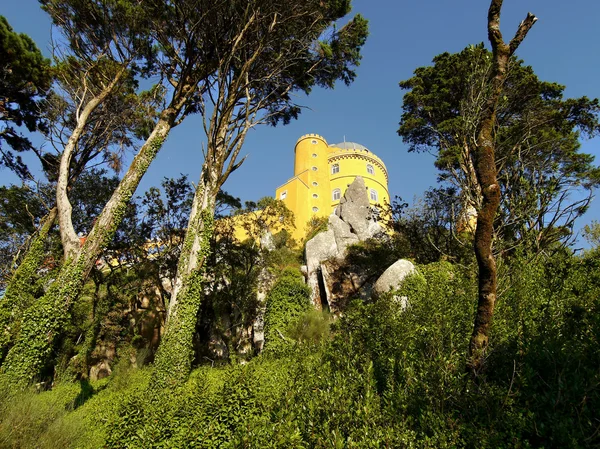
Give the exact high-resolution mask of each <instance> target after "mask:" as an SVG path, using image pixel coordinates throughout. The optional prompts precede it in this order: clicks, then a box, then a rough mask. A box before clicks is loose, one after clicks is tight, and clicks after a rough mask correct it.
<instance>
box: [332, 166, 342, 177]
mask: <svg viewBox="0 0 600 449" xmlns="http://www.w3.org/2000/svg"><path fill="white" fill-rule="evenodd" d="M339 172H340V164H333V165H332V166H331V174H332V175H335V174H336V173H339Z"/></svg>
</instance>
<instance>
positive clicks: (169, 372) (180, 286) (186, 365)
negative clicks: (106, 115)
mask: <svg viewBox="0 0 600 449" xmlns="http://www.w3.org/2000/svg"><path fill="white" fill-rule="evenodd" d="M219 187H220V185H219V174H218V173H217V168H216V167H214V166H211V165H210V164H209V163H208V162H207V161H205V163H204V165H203V167H202V174H201V176H200V182H199V183H198V186H197V188H196V193H195V195H194V201H193V203H192V209H191V211H190V219H189V223H188V228H187V231H186V235H185V239H184V243H183V248H182V250H181V255H180V256H179V263H178V266H177V276H176V280H175V286H174V288H173V293H172V294H171V300H170V302H169V310H168V315H167V325H166V329H165V335H164V337H163V340H162V341H161V343H160V346H159V348H158V352H157V354H156V359H155V363H154V366H155V372H154V378H153V387H158V388H164V387H169V386H172V385H177V384H180V383H182V382H184V381H185V380H186V379H187V376H188V375H189V373H190V370H191V367H192V360H193V346H192V344H193V336H194V331H195V329H196V320H197V314H198V310H199V308H200V304H201V302H202V298H203V296H204V294H203V281H204V272H205V262H206V259H207V258H208V256H209V255H210V242H211V239H212V237H213V223H214V215H215V202H216V197H217V192H218V191H219Z"/></svg>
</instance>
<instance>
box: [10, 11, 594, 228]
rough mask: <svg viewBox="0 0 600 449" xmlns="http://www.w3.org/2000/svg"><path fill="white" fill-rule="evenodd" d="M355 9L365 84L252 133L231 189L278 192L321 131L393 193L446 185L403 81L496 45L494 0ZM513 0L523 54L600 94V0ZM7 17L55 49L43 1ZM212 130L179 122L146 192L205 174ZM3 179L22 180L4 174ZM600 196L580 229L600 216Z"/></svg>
mask: <svg viewBox="0 0 600 449" xmlns="http://www.w3.org/2000/svg"><path fill="white" fill-rule="evenodd" d="M353 5H354V12H355V13H361V14H362V15H363V16H365V17H366V18H367V19H368V20H369V23H370V36H369V39H368V41H367V44H366V45H365V47H364V49H363V60H362V63H361V65H360V67H359V68H358V70H357V73H358V76H357V79H356V81H355V82H354V83H353V84H352V85H351V86H350V87H346V86H344V85H343V84H339V85H338V86H337V87H336V88H335V89H334V90H324V89H315V90H314V91H313V93H312V94H311V95H310V96H308V97H305V96H303V97H301V98H298V101H299V102H300V103H301V104H303V105H305V106H306V107H307V109H305V110H304V111H303V112H302V114H301V115H300V118H299V120H297V121H295V122H293V123H291V124H290V125H288V126H285V127H283V126H281V127H277V128H271V127H266V126H265V127H262V128H259V129H257V130H254V131H252V132H250V134H249V136H248V138H247V139H246V144H245V146H244V149H243V151H242V153H243V154H247V155H248V159H247V160H246V162H245V163H244V165H243V166H242V167H241V168H240V169H239V170H238V171H237V172H235V173H234V174H233V175H232V176H231V178H230V179H229V180H228V181H227V183H226V185H225V186H224V188H225V190H227V191H228V192H230V193H231V194H233V195H235V196H239V197H241V198H242V200H257V199H259V198H261V197H263V196H270V195H274V193H275V188H276V187H277V186H279V185H281V184H283V183H284V182H285V181H286V180H287V179H288V178H289V177H290V176H291V175H292V172H293V149H294V144H295V142H296V140H297V139H298V138H299V137H300V136H301V135H303V134H307V133H317V134H320V135H322V136H323V137H325V139H326V140H327V141H328V142H329V143H337V142H340V141H343V140H344V138H345V139H346V140H347V141H355V142H359V143H361V144H363V145H365V146H366V147H368V148H369V149H370V150H372V151H373V152H374V153H375V154H377V155H378V156H379V157H381V158H382V159H383V161H384V162H385V164H386V165H387V168H388V172H389V175H390V184H389V187H390V194H391V195H392V196H394V195H399V196H401V197H403V198H404V199H406V200H409V202H412V199H413V198H414V197H415V196H419V195H421V194H422V193H423V192H424V191H425V190H426V189H427V188H429V187H430V186H432V185H434V184H435V183H436V170H435V168H434V166H433V161H434V158H433V156H432V155H429V154H412V153H408V152H407V148H406V146H405V145H404V144H403V143H402V140H401V139H400V137H398V135H397V134H396V130H397V128H398V121H399V119H400V115H401V107H402V95H403V92H402V91H401V90H400V88H399V87H398V82H399V81H401V80H404V79H407V78H410V77H411V75H412V72H413V71H414V69H415V68H417V67H420V66H423V65H429V64H430V63H431V60H432V58H433V57H434V56H435V55H437V54H439V53H442V52H445V51H448V52H458V51H460V50H462V49H463V48H464V47H466V46H467V45H469V44H476V43H479V42H482V41H483V42H486V45H487V41H486V39H487V31H486V15H487V8H488V6H489V2H488V1H487V0H453V1H448V0H421V1H399V0H396V1H394V0H354V2H353ZM566 5H567V3H566V2H564V1H561V0H505V2H504V7H503V11H502V21H501V28H502V32H503V34H504V37H505V40H509V39H510V38H511V37H512V36H513V34H514V32H515V30H516V28H517V26H518V24H519V22H520V21H521V20H522V19H523V18H525V16H526V14H527V12H528V11H531V12H532V13H534V14H535V15H536V16H537V17H538V19H539V20H538V22H537V23H536V24H535V25H534V27H533V28H532V30H531V32H530V33H529V35H528V36H527V38H526V39H525V41H524V42H523V43H522V45H521V47H520V48H519V50H518V52H517V55H518V56H519V57H520V58H522V59H524V60H525V62H526V63H527V64H529V65H531V66H532V67H533V68H534V70H535V72H536V74H537V75H538V76H539V77H540V78H541V79H543V80H546V81H554V82H558V83H561V84H564V85H566V86H567V89H566V96H568V97H579V96H583V95H587V96H588V97H594V98H595V97H600V83H599V79H598V73H599V68H600V33H599V32H598V21H599V20H600V2H599V1H597V0H572V1H571V2H569V6H566ZM0 14H2V15H4V16H6V17H7V19H8V21H9V23H10V24H11V25H12V26H13V28H14V29H15V30H17V31H19V32H24V33H27V34H29V35H30V36H31V37H32V38H33V39H34V40H35V41H36V42H37V43H38V45H39V47H40V48H41V49H42V51H44V53H46V54H48V47H49V44H48V43H49V36H50V23H49V20H48V18H47V17H46V16H45V14H44V13H43V12H42V11H41V10H40V9H39V6H38V3H37V1H35V0H1V1H0ZM203 141H204V135H203V132H202V128H201V123H200V119H199V117H190V118H188V119H187V120H186V122H184V124H182V125H181V126H179V127H178V128H176V129H174V130H173V131H172V133H171V135H170V137H169V139H168V140H167V142H166V143H165V145H164V147H163V149H162V150H161V153H160V154H159V156H158V158H157V159H156V160H155V162H154V163H153V164H152V166H151V167H150V170H149V172H148V173H147V174H146V176H145V178H144V179H143V181H142V184H141V186H140V188H139V189H138V194H139V193H140V192H143V191H144V190H145V189H147V188H148V187H150V186H152V185H158V184H159V183H160V180H161V179H162V178H163V177H164V176H167V177H172V176H178V175H179V173H185V174H188V175H189V176H190V180H192V181H195V180H196V179H197V178H198V175H199V172H200V167H201V162H202V153H201V149H202V143H203ZM582 150H583V151H585V152H588V153H591V154H594V155H595V156H596V162H597V163H600V138H596V139H595V140H591V141H586V142H584V143H583V148H582ZM0 177H1V179H2V181H1V182H2V183H3V184H7V183H10V182H14V181H15V178H14V177H13V176H12V175H11V174H10V173H9V172H8V171H7V170H3V171H1V172H0ZM599 202H600V200H598V201H596V203H595V204H593V205H592V208H591V210H590V211H589V212H588V213H587V214H586V216H585V217H584V218H583V219H581V221H580V226H581V225H583V224H585V223H588V222H590V221H591V220H592V219H596V220H600V204H599Z"/></svg>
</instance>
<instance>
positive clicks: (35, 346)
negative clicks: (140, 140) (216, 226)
mask: <svg viewBox="0 0 600 449" xmlns="http://www.w3.org/2000/svg"><path fill="white" fill-rule="evenodd" d="M178 112H179V109H176V108H168V109H166V110H165V111H164V112H163V114H161V118H160V120H159V121H158V123H157V124H156V126H155V127H154V130H153V131H152V133H151V135H150V137H149V138H148V140H147V141H146V142H145V143H144V145H143V146H142V148H141V149H140V151H139V152H138V154H137V155H136V157H135V158H134V160H133V162H132V163H131V166H130V167H129V169H128V171H127V173H126V174H125V176H124V177H123V179H122V180H121V182H120V183H119V186H118V187H117V189H116V190H115V192H114V193H113V195H112V197H111V199H110V200H109V201H108V203H106V205H105V206H104V209H103V210H102V213H101V214H100V215H99V217H98V219H97V220H96V222H95V223H94V226H93V228H92V230H91V232H90V233H89V235H88V237H87V239H86V241H85V243H84V245H83V247H82V248H81V249H80V251H79V252H78V253H77V255H76V256H74V257H72V258H69V259H68V260H66V261H65V263H64V265H63V267H62V268H61V270H60V272H59V274H58V277H57V278H56V280H55V281H54V282H53V283H52V285H51V286H50V288H49V289H48V291H47V292H46V294H45V295H44V296H43V297H42V298H40V299H39V300H38V301H37V302H36V303H35V304H34V305H32V306H31V307H29V308H28V309H27V310H26V311H25V312H24V313H23V320H22V322H23V324H22V326H21V329H20V332H19V334H18V336H17V339H16V341H15V345H14V346H13V347H12V348H11V349H10V351H9V352H8V355H7V357H6V360H5V361H4V363H3V365H2V370H1V376H0V388H2V387H4V386H6V385H7V384H8V386H9V388H22V387H25V386H27V384H28V383H29V382H31V381H32V380H33V379H35V378H36V377H38V376H39V375H40V374H41V373H42V372H43V371H44V370H45V369H46V368H47V369H50V368H51V362H52V360H51V358H52V354H53V350H54V346H55V344H56V343H57V340H58V337H59V336H60V335H61V333H62V329H63V328H64V326H65V325H66V324H67V322H68V318H69V311H70V308H71V304H72V303H73V302H74V301H75V300H76V299H77V298H78V297H79V295H80V294H81V291H82V289H83V287H84V285H85V282H86V280H87V278H88V275H89V273H90V271H91V270H92V268H93V267H94V265H95V263H96V261H97V260H98V258H99V257H100V255H101V254H102V250H103V249H104V247H106V245H107V244H108V243H109V242H110V241H111V240H112V238H113V236H114V234H115V232H116V229H117V227H118V226H119V224H120V223H121V220H122V219H123V215H124V213H125V209H126V208H127V204H128V203H129V200H130V199H131V197H132V196H133V194H134V192H135V190H136V188H137V186H138V184H139V183H140V181H141V179H142V176H143V175H144V174H145V173H146V170H147V169H148V167H149V165H150V163H151V162H152V160H153V159H154V158H155V156H156V154H157V153H158V151H159V150H160V148H161V146H162V144H163V142H164V140H165V139H166V137H167V135H168V134H169V131H170V130H171V127H172V126H173V123H174V120H175V118H176V116H177V114H178Z"/></svg>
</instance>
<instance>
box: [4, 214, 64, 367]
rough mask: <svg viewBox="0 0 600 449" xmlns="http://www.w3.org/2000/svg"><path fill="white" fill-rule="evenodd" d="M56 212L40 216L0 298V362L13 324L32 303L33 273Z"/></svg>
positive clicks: (6, 348) (41, 255)
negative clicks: (33, 234) (37, 228)
mask: <svg viewBox="0 0 600 449" xmlns="http://www.w3.org/2000/svg"><path fill="white" fill-rule="evenodd" d="M56 215H57V210H56V208H52V209H51V210H50V212H49V213H48V215H46V217H45V218H44V220H43V222H42V226H41V228H40V230H39V232H38V233H37V235H36V236H35V237H34V238H33V241H32V242H31V245H30V246H29V249H28V250H27V252H26V253H25V256H24V257H23V260H22V261H21V263H20V264H19V266H18V268H17V269H16V270H15V272H14V273H13V275H12V276H11V278H10V281H9V282H8V284H7V286H6V291H5V292H4V296H3V297H2V299H1V300H0V363H1V362H2V361H3V360H4V357H5V356H6V353H7V352H8V349H9V347H10V345H11V342H12V340H13V337H14V328H15V326H18V322H19V321H20V319H21V315H22V314H23V311H24V310H25V309H27V307H29V306H30V305H31V304H32V303H33V300H34V297H33V293H34V292H33V289H32V286H33V284H34V282H33V281H34V277H35V274H36V272H37V270H38V269H39V268H40V267H41V265H42V262H43V260H44V256H45V252H44V246H45V243H46V239H47V238H48V233H49V232H50V229H52V226H53V225H54V222H55V221H56Z"/></svg>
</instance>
